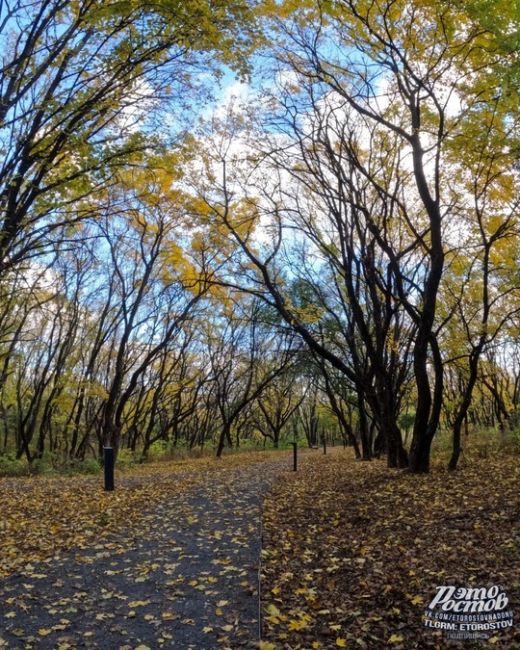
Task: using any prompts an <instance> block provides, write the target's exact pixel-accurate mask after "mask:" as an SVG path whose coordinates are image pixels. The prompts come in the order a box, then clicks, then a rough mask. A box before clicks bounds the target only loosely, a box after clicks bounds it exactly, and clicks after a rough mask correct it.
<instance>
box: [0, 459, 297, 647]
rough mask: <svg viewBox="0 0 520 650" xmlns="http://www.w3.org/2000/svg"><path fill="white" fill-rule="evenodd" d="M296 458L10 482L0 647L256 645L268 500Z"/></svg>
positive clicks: (5, 498)
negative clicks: (113, 485)
mask: <svg viewBox="0 0 520 650" xmlns="http://www.w3.org/2000/svg"><path fill="white" fill-rule="evenodd" d="M288 466H289V460H288V457H287V454H283V455H281V456H276V457H274V456H273V455H270V456H269V457H265V456H263V455H261V454H251V455H240V456H236V457H230V458H227V459H224V460H222V461H221V462H217V461H215V460H211V461H198V462H194V463H191V464H190V463H185V464H182V465H177V464H175V465H174V464H161V465H156V466H146V467H144V468H143V469H141V470H138V471H136V472H133V473H132V474H131V475H128V476H121V477H119V481H118V483H119V485H118V488H117V490H116V491H115V492H114V493H110V494H106V493H104V492H103V491H102V489H101V481H100V478H99V477H96V478H63V479H4V480H2V481H0V488H1V489H2V503H1V506H0V513H1V519H0V522H1V523H0V526H1V529H0V553H1V554H0V557H1V564H0V567H1V570H2V574H3V578H2V579H1V580H0V648H4V647H7V648H27V649H29V648H38V649H40V648H41V649H42V650H46V649H51V648H52V649H56V648H57V649H59V650H66V649H68V648H77V647H78V648H79V647H81V648H100V649H102V650H112V649H118V650H134V649H135V648H139V650H145V648H150V649H153V650H155V649H156V648H179V650H182V649H188V648H192V649H193V650H204V649H207V650H213V649H215V648H241V647H245V648H247V647H257V643H258V557H259V552H260V538H261V535H260V502H261V498H262V494H263V493H264V492H265V490H266V489H267V488H268V487H269V486H270V484H271V483H272V481H273V480H274V478H276V477H277V476H279V475H280V473H281V472H283V471H284V470H285V469H287V467H288Z"/></svg>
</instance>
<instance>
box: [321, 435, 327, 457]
mask: <svg viewBox="0 0 520 650" xmlns="http://www.w3.org/2000/svg"><path fill="white" fill-rule="evenodd" d="M321 441H322V442H323V453H324V454H326V453H327V436H326V435H325V434H323V435H322V437H321Z"/></svg>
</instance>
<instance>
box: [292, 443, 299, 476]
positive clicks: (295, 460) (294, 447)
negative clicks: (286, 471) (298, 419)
mask: <svg viewBox="0 0 520 650" xmlns="http://www.w3.org/2000/svg"><path fill="white" fill-rule="evenodd" d="M291 444H292V453H293V472H296V470H297V469H298V445H297V443H296V442H293V443H291Z"/></svg>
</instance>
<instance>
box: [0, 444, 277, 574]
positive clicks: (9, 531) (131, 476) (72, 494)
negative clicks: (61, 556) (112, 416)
mask: <svg viewBox="0 0 520 650" xmlns="http://www.w3.org/2000/svg"><path fill="white" fill-rule="evenodd" d="M271 457H272V454H271ZM265 458H266V455H265V454H263V453H250V454H240V455H234V456H227V457H225V458H223V459H221V460H220V461H216V460H215V459H213V458H210V459H208V458H202V459H197V460H191V461H184V462H171V463H156V464H146V465H142V466H140V467H138V468H135V469H133V470H132V471H131V472H127V473H125V474H123V475H119V476H118V479H117V489H116V491H115V492H112V493H106V492H104V491H103V489H102V484H101V481H102V479H101V478H99V477H96V478H90V477H88V478H87V477H79V476H74V477H68V478H43V477H33V478H20V479H0V489H1V492H2V502H1V505H0V577H2V576H6V575H9V574H10V573H12V572H13V571H16V570H23V571H24V573H26V574H27V575H28V576H30V577H32V578H40V577H41V578H44V577H45V575H44V574H43V573H41V568H40V569H39V571H40V573H38V572H36V573H35V572H34V567H33V565H32V564H31V563H34V562H38V561H40V560H44V559H46V558H50V557H52V556H54V555H56V554H57V553H59V552H60V551H64V550H66V549H69V548H78V549H81V548H85V547H87V546H95V545H98V546H99V552H100V553H102V552H103V549H104V547H103V545H102V544H101V542H107V541H108V542H110V541H111V539H113V538H114V535H116V534H117V532H118V531H119V530H121V529H122V528H124V529H125V530H126V531H129V530H130V531H132V530H133V531H134V534H135V536H136V537H138V536H139V535H140V523H141V520H142V518H143V516H145V515H146V513H147V512H149V511H150V508H151V507H152V506H153V505H154V504H157V503H159V502H160V501H161V500H164V499H172V498H175V494H178V493H179V492H180V491H182V490H185V489H187V488H188V487H189V486H193V485H196V484H201V483H203V482H204V480H205V479H206V478H207V476H208V471H210V472H211V471H213V472H215V471H217V472H218V471H219V470H221V469H226V468H227V469H229V468H231V467H236V466H238V465H247V464H249V463H256V462H260V461H262V460H265ZM188 523H196V517H193V516H188ZM130 541H131V539H130ZM79 555H81V553H80V554H79ZM92 561H93V559H92V558H91V557H86V558H85V562H87V563H88V562H92ZM146 570H147V569H146Z"/></svg>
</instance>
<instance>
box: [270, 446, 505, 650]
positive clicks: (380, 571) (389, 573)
mask: <svg viewBox="0 0 520 650" xmlns="http://www.w3.org/2000/svg"><path fill="white" fill-rule="evenodd" d="M487 463H488V466H487V467H486V468H485V469H484V468H483V467H482V466H474V467H473V466H471V467H466V468H463V469H461V474H459V475H458V476H456V477H455V476H448V477H447V476H446V473H445V472H444V471H442V472H441V471H435V470H434V471H433V472H432V474H431V476H429V477H428V481H424V482H421V484H420V485H418V484H417V482H416V481H413V479H412V478H411V477H410V476H407V475H402V476H400V477H399V478H398V479H396V478H395V476H392V477H391V475H390V472H389V470H387V469H386V468H385V467H384V466H383V464H382V463H377V462H374V463H363V464H356V463H354V462H353V461H352V460H351V459H350V458H349V456H348V455H347V454H343V452H336V453H335V454H334V455H332V454H331V455H330V456H322V455H320V456H319V457H318V456H316V457H315V458H314V459H313V464H312V466H306V467H305V468H302V471H301V472H298V474H297V475H295V476H289V477H286V478H285V479H284V481H283V482H280V483H279V484H278V485H277V486H276V487H275V488H274V490H273V491H272V492H271V494H270V496H269V498H268V500H267V501H266V502H265V505H264V512H265V524H264V550H265V553H264V555H263V558H262V565H263V574H264V586H263V588H264V594H270V595H271V597H272V598H273V600H274V603H271V604H269V605H267V606H266V608H265V609H264V612H265V614H264V619H263V623H264V625H263V631H264V635H265V637H266V640H268V641H272V642H273V643H275V644H277V643H278V642H279V643H280V646H281V647H284V645H285V644H286V645H288V646H291V647H295V648H297V647H302V648H313V649H315V650H321V649H322V648H323V649H328V648H332V647H357V646H358V644H357V639H359V638H360V635H361V637H362V638H363V639H370V641H369V647H372V645H373V647H377V648H384V647H387V646H388V647H396V648H408V647H411V646H412V644H413V643H416V644H418V647H419V646H420V647H423V645H424V647H432V648H433V647H435V640H434V639H432V638H431V633H429V632H428V630H426V629H424V630H423V629H422V627H421V626H422V623H421V615H422V609H423V607H424V604H425V602H426V601H427V600H428V599H429V598H430V597H431V594H432V593H434V588H433V587H432V585H435V584H444V583H450V582H456V581H457V580H458V581H460V580H463V579H467V576H468V575H471V573H468V572H469V571H475V569H474V568H472V569H470V568H469V567H475V566H478V567H479V573H482V572H485V573H486V574H489V575H494V574H495V572H496V570H497V566H503V567H504V571H503V573H502V574H501V575H500V579H501V580H505V581H507V571H508V569H507V567H510V566H511V554H512V553H514V550H513V549H512V547H511V544H510V540H511V533H510V529H509V524H508V523H507V521H508V520H507V516H508V515H507V514H506V513H509V516H514V515H513V511H514V506H512V505H511V504H513V503H516V501H517V497H516V496H514V494H516V493H515V492H514V491H515V490H516V487H515V486H516V484H517V481H518V466H517V463H516V461H515V460H514V459H506V458H503V459H500V460H496V461H491V460H489V459H488V461H487ZM390 478H392V480H390ZM412 483H413V485H412ZM497 483H498V484H499V485H500V490H499V491H498V490H497V489H496V487H495V486H496V484H497ZM331 486H333V489H331ZM376 486H377V487H376ZM355 495H356V498H354V497H355ZM472 504H478V509H477V508H476V507H475V508H474V507H473V505H472ZM508 504H510V505H508ZM461 508H462V510H461ZM336 512H341V513H342V517H341V521H340V522H338V523H335V518H336V517H335V513H336ZM483 512H490V513H492V517H493V530H490V527H489V526H488V527H486V526H483V525H480V524H479V522H482V513H483ZM417 513H420V517H421V527H420V528H418V527H417ZM500 513H503V514H500ZM495 518H496V519H495ZM454 521H455V522H456V523H453V522H454ZM499 522H500V523H499ZM475 524H479V525H478V526H475ZM440 530H442V535H440V534H439V531H440ZM461 538H463V539H464V544H465V547H466V548H467V549H468V551H467V553H468V556H467V558H468V560H467V564H466V561H465V560H463V561H462V565H463V566H461V557H460V553H457V550H456V549H457V548H458V547H459V546H458V545H460V539H461ZM498 540H501V541H502V543H501V544H500V543H498V544H497V541H498ZM289 542H290V543H289ZM309 548H311V549H313V550H314V554H313V555H312V556H311V555H309V553H308V550H309ZM332 548H333V549H334V552H331V549H332ZM517 550H518V549H517ZM497 556H500V557H498V559H497ZM360 560H363V562H362V564H361V563H360V562H359V561H360ZM331 565H332V566H334V567H337V568H336V569H335V570H334V571H333V572H332V573H329V572H328V569H329V568H330V567H331ZM288 566H289V567H291V571H287V570H286V567H288ZM474 579H475V578H473V580H474ZM312 589H314V590H315V594H316V598H315V599H312V598H310V595H311V591H310V590H312ZM304 614H307V617H304ZM300 622H301V623H300ZM306 623H308V625H307V624H306ZM409 630H413V636H412V635H411V634H410V632H409ZM423 635H424V636H423ZM336 639H339V643H336ZM423 641H424V644H423ZM342 643H344V644H345V645H341V644H342ZM371 644H372V645H371ZM422 644H423V645H422ZM428 644H430V645H428Z"/></svg>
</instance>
